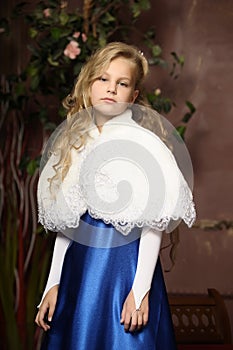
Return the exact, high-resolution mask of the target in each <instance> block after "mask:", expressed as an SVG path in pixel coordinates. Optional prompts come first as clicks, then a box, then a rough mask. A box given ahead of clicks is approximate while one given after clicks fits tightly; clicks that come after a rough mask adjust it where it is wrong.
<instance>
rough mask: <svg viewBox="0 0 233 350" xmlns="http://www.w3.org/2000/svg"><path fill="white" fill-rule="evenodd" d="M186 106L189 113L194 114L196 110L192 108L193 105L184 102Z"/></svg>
mask: <svg viewBox="0 0 233 350" xmlns="http://www.w3.org/2000/svg"><path fill="white" fill-rule="evenodd" d="M185 103H186V106H187V107H188V108H189V110H190V112H191V113H192V114H193V113H194V112H196V108H195V107H194V105H193V104H192V103H191V102H190V101H186V102H185Z"/></svg>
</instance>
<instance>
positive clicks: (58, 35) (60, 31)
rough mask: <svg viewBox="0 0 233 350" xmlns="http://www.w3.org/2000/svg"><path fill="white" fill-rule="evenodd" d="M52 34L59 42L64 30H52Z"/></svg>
mask: <svg viewBox="0 0 233 350" xmlns="http://www.w3.org/2000/svg"><path fill="white" fill-rule="evenodd" d="M50 32H51V36H52V38H53V39H55V40H58V39H59V38H60V36H61V33H62V30H61V29H60V28H51V30H50Z"/></svg>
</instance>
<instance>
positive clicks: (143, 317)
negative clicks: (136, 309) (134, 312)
mask: <svg viewBox="0 0 233 350" xmlns="http://www.w3.org/2000/svg"><path fill="white" fill-rule="evenodd" d="M148 318H149V312H144V313H143V316H142V324H143V326H146V325H147V323H148Z"/></svg>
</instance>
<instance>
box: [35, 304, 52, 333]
mask: <svg viewBox="0 0 233 350" xmlns="http://www.w3.org/2000/svg"><path fill="white" fill-rule="evenodd" d="M47 311H48V305H42V306H41V307H40V310H39V312H38V325H39V326H40V327H41V328H43V329H44V331H47V330H48V329H49V328H50V327H49V325H48V324H47V323H46V322H45V315H46V313H47Z"/></svg>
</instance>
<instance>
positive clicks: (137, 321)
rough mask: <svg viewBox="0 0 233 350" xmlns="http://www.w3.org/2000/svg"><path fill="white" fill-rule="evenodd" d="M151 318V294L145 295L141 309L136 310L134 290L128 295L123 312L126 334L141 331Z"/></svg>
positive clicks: (122, 318)
mask: <svg viewBox="0 0 233 350" xmlns="http://www.w3.org/2000/svg"><path fill="white" fill-rule="evenodd" d="M148 316H149V292H148V293H147V294H146V295H145V297H144V298H143V300H142V303H141V305H140V309H139V310H136V305H135V300H134V295H133V290H132V289H131V291H130V293H129V294H128V296H127V298H126V300H125V302H124V305H123V309H122V312H121V323H122V324H124V328H125V331H126V332H136V331H140V330H141V329H142V327H143V326H145V325H146V324H147V322H148Z"/></svg>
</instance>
